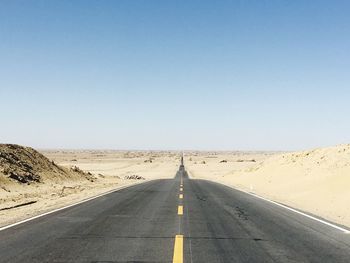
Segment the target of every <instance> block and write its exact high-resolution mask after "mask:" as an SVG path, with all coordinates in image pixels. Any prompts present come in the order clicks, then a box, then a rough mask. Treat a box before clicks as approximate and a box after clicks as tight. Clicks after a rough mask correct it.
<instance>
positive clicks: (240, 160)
mask: <svg viewBox="0 0 350 263" xmlns="http://www.w3.org/2000/svg"><path fill="white" fill-rule="evenodd" d="M236 162H238V163H243V162H252V163H255V162H256V160H255V159H251V160H242V159H238V160H237V161H236Z"/></svg>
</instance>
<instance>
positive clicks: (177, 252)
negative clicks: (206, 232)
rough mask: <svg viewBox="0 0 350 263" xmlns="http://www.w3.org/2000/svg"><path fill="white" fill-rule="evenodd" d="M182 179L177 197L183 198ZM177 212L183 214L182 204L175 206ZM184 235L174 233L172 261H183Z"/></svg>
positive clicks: (176, 262) (174, 262)
mask: <svg viewBox="0 0 350 263" xmlns="http://www.w3.org/2000/svg"><path fill="white" fill-rule="evenodd" d="M183 190H184V189H183V181H182V177H181V183H180V194H179V199H183V198H184V194H183ZM177 214H178V215H179V216H182V215H183V214H184V207H183V205H179V206H178V207H177ZM183 240H184V236H183V235H176V236H175V244H174V255H173V263H183V258H184V255H183V247H184V241H183Z"/></svg>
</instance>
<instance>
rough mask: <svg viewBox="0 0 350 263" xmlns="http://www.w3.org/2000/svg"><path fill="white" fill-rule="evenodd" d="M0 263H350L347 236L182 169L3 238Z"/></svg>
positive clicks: (48, 217)
mask: <svg viewBox="0 0 350 263" xmlns="http://www.w3.org/2000/svg"><path fill="white" fill-rule="evenodd" d="M0 262H11V263H14V262H200V263H203V262H318V263H320V262H350V235H349V234H344V233H343V232H342V231H339V230H338V229H334V228H332V227H329V226H328V225H325V224H322V223H319V222H317V221H315V220H312V219H310V218H307V217H305V216H302V215H300V214H297V213H293V212H292V211H289V210H287V209H284V208H281V207H279V206H276V205H274V204H271V203H269V202H266V201H264V200H261V199H258V198H256V197H254V196H251V195H249V194H246V193H243V192H240V191H238V190H234V189H232V188H229V187H226V186H223V185H220V184H217V183H213V182H209V181H204V180H191V179H189V178H188V176H187V173H186V171H185V169H184V167H183V166H180V168H179V171H178V172H177V174H176V176H175V178H174V179H168V180H155V181H150V182H146V183H142V184H138V185H135V186H131V187H128V188H125V189H122V190H120V191H116V192H113V193H110V194H108V195H104V196H102V197H99V198H96V199H93V200H90V201H88V202H85V203H82V204H79V205H76V206H73V207H69V208H67V209H64V210H60V211H58V212H55V213H52V214H49V215H46V216H43V217H40V218H37V219H34V220H31V221H28V222H25V223H22V224H19V225H16V226H14V227H11V228H8V229H5V230H2V231H0Z"/></svg>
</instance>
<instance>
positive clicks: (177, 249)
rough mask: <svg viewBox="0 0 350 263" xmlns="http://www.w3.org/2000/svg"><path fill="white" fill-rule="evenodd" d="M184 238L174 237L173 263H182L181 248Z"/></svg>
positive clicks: (181, 236) (180, 236)
mask: <svg viewBox="0 0 350 263" xmlns="http://www.w3.org/2000/svg"><path fill="white" fill-rule="evenodd" d="M183 239H184V236H183V235H176V236H175V245H174V255H173V263H182V262H183V258H184V255H183V246H184V241H183Z"/></svg>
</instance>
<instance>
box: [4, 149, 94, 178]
mask: <svg viewBox="0 0 350 263" xmlns="http://www.w3.org/2000/svg"><path fill="white" fill-rule="evenodd" d="M90 177H91V176H90V175H89V174H87V173H84V172H82V171H81V170H79V169H78V168H74V169H67V168H63V167H61V166H59V165H57V164H55V163H54V162H53V161H50V160H49V159H48V158H46V157H45V156H44V155H42V154H41V153H39V152H38V151H36V150H34V149H33V148H30V147H23V146H20V145H15V144H0V183H1V184H10V183H14V182H19V183H28V184H29V183H32V182H45V181H50V180H52V181H59V180H61V179H82V178H86V179H91V178H90Z"/></svg>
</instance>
